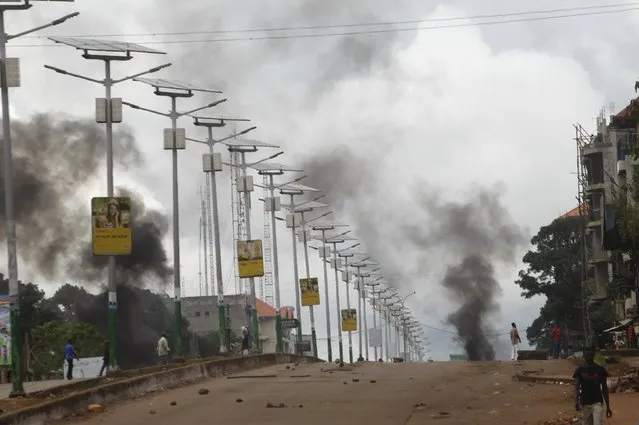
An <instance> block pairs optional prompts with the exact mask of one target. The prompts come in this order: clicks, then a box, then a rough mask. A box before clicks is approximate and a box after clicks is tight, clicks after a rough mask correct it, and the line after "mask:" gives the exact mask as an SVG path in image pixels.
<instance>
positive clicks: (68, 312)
mask: <svg viewBox="0 0 639 425" xmlns="http://www.w3.org/2000/svg"><path fill="white" fill-rule="evenodd" d="M94 298H95V297H94V296H93V295H92V294H90V293H89V292H87V291H86V290H85V289H84V288H81V287H79V286H75V285H71V284H69V283H65V284H64V285H62V286H61V287H60V288H59V289H58V290H57V291H56V293H55V294H53V296H52V297H51V298H50V299H49V300H47V301H48V302H50V303H51V304H52V305H53V306H55V308H57V309H59V310H60V315H61V317H62V318H63V320H64V321H66V322H75V321H78V320H79V318H78V314H79V310H80V308H81V306H86V305H90V304H91V302H92V301H93V299H94Z"/></svg>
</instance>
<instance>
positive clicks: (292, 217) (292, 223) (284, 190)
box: [279, 184, 324, 357]
mask: <svg viewBox="0 0 639 425" xmlns="http://www.w3.org/2000/svg"><path fill="white" fill-rule="evenodd" d="M279 191H280V194H282V195H288V196H290V200H291V201H290V204H288V205H283V206H284V208H287V209H288V210H289V211H290V214H288V215H287V216H286V227H288V228H290V229H291V237H292V242H293V276H294V279H295V307H296V309H297V320H299V328H298V330H297V343H298V344H299V343H301V342H302V302H301V295H300V283H299V268H298V264H297V239H296V228H297V227H300V226H302V229H304V227H303V226H304V218H303V216H302V213H300V212H299V211H298V209H297V208H296V205H295V196H301V195H305V194H307V193H317V192H319V190H318V189H315V188H312V187H308V186H304V185H300V184H287V185H285V186H281V187H280V188H279ZM322 205H324V204H322ZM305 243H306V242H305ZM309 274H310V273H309ZM310 316H311V341H312V345H313V355H314V356H315V357H317V336H316V334H315V314H314V311H313V306H310Z"/></svg>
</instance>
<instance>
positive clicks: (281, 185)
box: [273, 175, 308, 189]
mask: <svg viewBox="0 0 639 425" xmlns="http://www.w3.org/2000/svg"><path fill="white" fill-rule="evenodd" d="M306 177H308V176H307V175H303V176H301V177H298V178H296V179H294V180H291V181H290V182H288V183H282V184H280V185H277V186H275V187H273V189H279V188H281V187H284V186H286V185H289V184H293V183H297V182H298V181H300V180H304V179H305V178H306Z"/></svg>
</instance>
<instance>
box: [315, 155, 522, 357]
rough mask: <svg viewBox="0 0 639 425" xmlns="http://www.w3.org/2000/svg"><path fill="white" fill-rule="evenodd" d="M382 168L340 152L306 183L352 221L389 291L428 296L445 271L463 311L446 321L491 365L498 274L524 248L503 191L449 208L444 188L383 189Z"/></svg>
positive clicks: (445, 283) (322, 159)
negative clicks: (438, 272)
mask: <svg viewBox="0 0 639 425" xmlns="http://www.w3.org/2000/svg"><path fill="white" fill-rule="evenodd" d="M380 163H381V161H380V158H375V157H370V156H367V159H366V160H364V159H363V158H362V157H358V156H356V155H355V154H354V153H353V152H352V151H351V150H349V149H348V148H346V147H340V148H338V149H337V150H334V151H332V152H329V153H327V154H325V155H323V156H315V157H313V158H311V159H308V160H307V161H306V162H305V163H304V164H303V168H304V170H305V172H306V173H307V174H308V175H309V179H308V184H309V185H310V186H314V187H316V188H318V189H321V190H322V191H324V192H325V193H326V195H327V198H328V202H329V203H330V204H331V205H336V206H337V210H338V214H340V215H341V216H344V215H346V216H348V217H349V218H351V219H352V220H353V221H354V224H355V226H356V229H355V231H356V234H357V236H358V237H360V238H361V240H362V241H363V243H364V245H365V246H366V252H367V253H370V254H372V255H373V256H374V257H375V258H376V259H377V261H379V262H380V264H381V266H382V267H383V270H385V274H386V275H387V279H388V280H389V283H390V284H391V285H393V286H395V287H396V288H398V289H400V287H401V286H404V285H412V287H413V288H414V289H417V292H418V294H419V293H421V295H422V296H429V294H428V293H429V292H430V290H429V288H428V281H429V280H432V278H430V279H429V275H430V274H432V273H431V272H432V270H433V268H435V267H437V266H438V265H439V264H445V265H446V266H445V272H444V275H443V277H441V278H438V279H437V280H438V282H437V284H438V286H439V287H440V288H441V289H443V291H444V294H445V295H446V296H447V297H448V298H450V300H451V301H452V302H453V303H454V305H456V306H457V308H456V310H455V311H454V312H452V313H450V314H449V315H448V316H447V317H446V322H448V323H449V324H450V325H452V326H453V327H454V328H455V329H456V331H457V335H458V338H457V339H458V340H459V341H460V343H461V344H462V345H463V347H464V349H465V350H466V353H467V354H468V356H469V358H470V359H471V360H493V359H494V357H495V350H494V348H493V346H492V345H491V339H490V338H489V336H490V335H492V334H494V331H493V330H492V329H490V324H489V323H488V320H489V319H490V317H491V315H492V314H494V313H496V312H497V309H498V297H499V295H500V294H501V288H500V285H499V282H498V281H497V279H496V277H495V269H496V268H497V267H498V266H500V265H503V264H509V263H512V262H514V260H515V257H514V256H515V253H516V249H517V248H519V247H521V246H524V245H525V243H526V237H525V235H524V233H523V232H522V230H521V229H520V228H519V227H518V226H517V225H516V224H515V223H514V222H513V221H512V219H511V217H510V215H509V214H508V212H507V211H506V209H505V208H504V207H503V206H502V203H501V190H500V188H499V187H490V188H486V187H472V191H471V192H470V194H469V195H467V199H466V200H465V201H463V202H451V201H447V200H445V199H444V198H443V196H442V194H443V188H437V187H433V186H431V185H430V184H429V183H428V182H426V181H417V182H416V184H415V185H414V187H413V186H411V189H412V190H411V191H407V193H408V194H409V195H406V196H405V197H403V196H402V195H401V193H402V192H400V191H398V190H396V189H395V190H394V191H393V190H389V187H388V184H386V185H385V183H384V180H385V179H388V176H385V177H378V176H379V174H380V173H379V170H378V169H377V170H376V168H375V167H377V168H378V164H380ZM374 170H376V171H377V172H373V171H374ZM415 194H417V195H415ZM411 264H414V265H416V266H414V267H413V268H411V267H410V265H411ZM389 272H390V273H389ZM416 276H417V277H416ZM419 276H422V277H421V278H420V277H419ZM407 289H408V288H407Z"/></svg>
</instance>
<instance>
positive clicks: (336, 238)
mask: <svg viewBox="0 0 639 425" xmlns="http://www.w3.org/2000/svg"><path fill="white" fill-rule="evenodd" d="M348 233H350V230H349V231H347V232H344V233H342V234H340V235H332V236H330V237H329V238H328V239H325V243H326V244H329V245H333V258H332V259H331V267H332V268H333V269H334V270H335V303H336V305H337V338H338V349H339V361H340V363H341V364H343V363H344V343H343V341H342V310H341V306H340V296H339V276H338V271H339V266H340V261H341V258H339V257H338V255H337V254H338V251H337V245H338V244H342V243H344V242H346V241H349V240H350V241H353V240H357V239H356V238H353V237H352V236H349V235H348Z"/></svg>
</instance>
